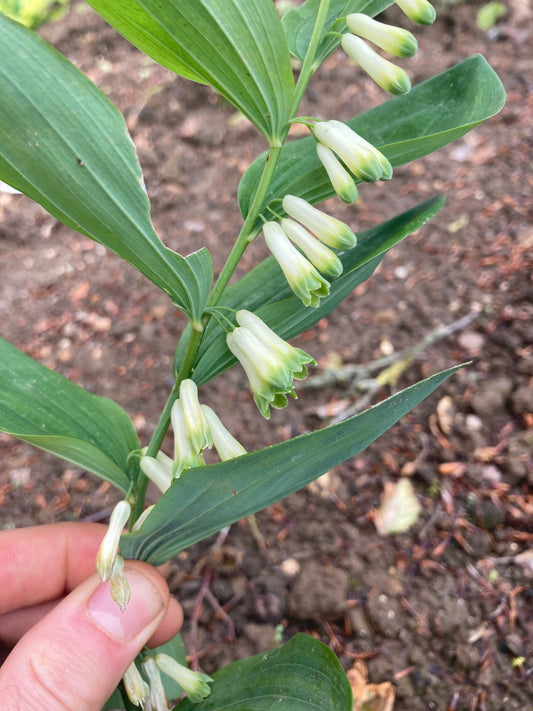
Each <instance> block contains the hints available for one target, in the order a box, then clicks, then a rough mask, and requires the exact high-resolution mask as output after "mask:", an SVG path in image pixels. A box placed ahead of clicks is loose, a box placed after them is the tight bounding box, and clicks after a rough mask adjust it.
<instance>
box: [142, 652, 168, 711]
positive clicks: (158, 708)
mask: <svg viewBox="0 0 533 711" xmlns="http://www.w3.org/2000/svg"><path fill="white" fill-rule="evenodd" d="M142 668H143V671H144V673H145V675H146V677H147V679H148V689H149V691H148V697H147V699H146V701H147V706H148V707H149V708H150V709H151V710H153V711H168V709H169V707H168V701H167V697H166V694H165V689H164V688H163V682H162V681H161V674H160V673H159V668H158V667H157V664H156V663H155V659H154V658H153V657H147V658H146V659H144V661H143V662H142Z"/></svg>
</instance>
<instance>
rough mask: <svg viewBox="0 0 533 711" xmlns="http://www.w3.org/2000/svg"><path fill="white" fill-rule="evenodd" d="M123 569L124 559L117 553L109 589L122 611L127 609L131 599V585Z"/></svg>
mask: <svg viewBox="0 0 533 711" xmlns="http://www.w3.org/2000/svg"><path fill="white" fill-rule="evenodd" d="M123 571H124V559H123V558H122V556H120V555H117V557H116V558H115V563H114V564H113V570H112V572H111V578H110V579H109V591H110V592H111V597H112V598H113V600H114V601H115V602H116V603H117V605H118V606H119V607H120V609H121V611H122V612H124V611H125V610H126V607H127V606H128V602H129V601H130V586H129V583H128V579H127V578H126V576H125V575H124V573H123Z"/></svg>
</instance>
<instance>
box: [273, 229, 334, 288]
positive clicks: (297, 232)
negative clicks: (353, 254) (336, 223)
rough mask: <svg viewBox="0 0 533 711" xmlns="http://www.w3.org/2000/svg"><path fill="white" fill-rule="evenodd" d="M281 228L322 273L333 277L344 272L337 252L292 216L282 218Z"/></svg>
mask: <svg viewBox="0 0 533 711" xmlns="http://www.w3.org/2000/svg"><path fill="white" fill-rule="evenodd" d="M281 228H282V229H283V231H284V232H285V234H286V235H287V237H288V238H289V239H290V240H292V242H294V244H295V245H296V246H297V247H299V248H300V249H301V250H302V252H303V253H304V254H305V256H306V257H307V259H309V261H310V262H311V263H312V264H313V265H314V266H315V267H316V268H317V269H318V270H319V271H321V272H322V274H325V275H326V276H328V277H331V278H333V279H336V278H337V277H339V276H340V275H341V274H342V262H341V260H340V259H339V258H338V257H337V255H336V254H335V252H332V251H331V249H330V248H329V247H326V245H325V244H322V242H320V240H318V239H316V237H313V235H312V234H311V233H310V232H309V231H308V230H306V229H305V227H303V226H302V225H300V223H299V222H296V221H295V220H291V219H290V217H284V218H283V219H282V220H281Z"/></svg>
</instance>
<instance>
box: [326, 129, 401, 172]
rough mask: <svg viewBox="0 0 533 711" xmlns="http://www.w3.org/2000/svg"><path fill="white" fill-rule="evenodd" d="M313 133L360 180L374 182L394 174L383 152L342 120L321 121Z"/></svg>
mask: <svg viewBox="0 0 533 711" xmlns="http://www.w3.org/2000/svg"><path fill="white" fill-rule="evenodd" d="M313 133H314V136H315V138H316V139H317V141H320V143H323V144H324V145H325V146H327V147H328V148H330V149H331V150H332V151H334V152H335V153H336V154H337V155H338V156H339V158H340V159H341V160H342V161H344V163H346V165H347V166H348V168H349V169H350V170H351V172H352V173H353V174H354V175H355V176H356V177H357V178H359V180H365V181H368V182H372V181H374V180H384V179H388V178H389V177H390V176H391V175H392V167H391V165H390V163H389V161H388V160H387V159H386V158H385V156H384V155H383V153H381V152H380V151H378V149H377V148H375V147H374V146H373V145H372V144H371V143H369V142H368V141H366V140H365V139H364V138H362V137H361V136H360V135H359V134H358V133H356V132H355V131H353V130H352V129H351V128H350V127H349V126H347V125H346V124H345V123H342V121H335V120H334V119H332V120H331V121H320V122H319V123H317V124H315V126H314V127H313Z"/></svg>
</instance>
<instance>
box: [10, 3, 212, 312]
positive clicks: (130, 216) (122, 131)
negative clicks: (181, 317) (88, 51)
mask: <svg viewBox="0 0 533 711" xmlns="http://www.w3.org/2000/svg"><path fill="white" fill-rule="evenodd" d="M0 96H1V97H2V101H1V102H0V180H3V181H4V182H6V183H8V184H9V185H11V186H13V187H15V188H17V189H18V190H20V191H21V192H23V193H25V194H26V195H28V196H29V197H31V198H32V199H33V200H36V201H37V202H38V203H40V204H41V205H42V206H43V207H44V208H45V209H46V210H48V212H49V213H50V214H52V215H53V216H54V217H56V218H57V219H58V220H60V221H61V222H63V223H64V224H66V225H68V227H71V228H72V229H75V230H77V231H78V232H81V233H82V234H84V235H86V236H87V237H90V238H91V239H93V240H95V241H97V242H100V243H101V244H103V245H105V246H106V247H108V248H109V249H110V250H112V251H113V252H115V253H116V254H118V255H119V256H121V257H122V258H124V259H125V260H126V261H128V262H129V263H130V264H132V265H133V266H134V267H136V268H137V269H138V270H139V271H140V272H142V273H143V274H144V275H145V276H146V277H148V279H150V280H151V281H152V282H153V283H154V284H156V285H157V286H159V287H161V288H162V289H163V290H164V291H166V292H167V293H168V294H169V296H170V297H171V299H172V300H173V301H174V302H175V303H176V304H177V305H178V306H180V307H181V308H182V309H183V310H184V311H185V312H186V313H187V314H188V315H189V316H190V317H191V318H193V319H199V318H200V316H201V313H202V310H203V308H204V305H205V304H204V303H199V302H198V284H197V277H196V276H195V274H194V271H193V267H192V266H191V261H192V262H193V263H196V261H197V260H198V257H192V256H191V257H189V258H188V259H184V258H183V257H182V256H180V255H179V254H176V253H175V252H172V250H170V249H167V247H165V246H164V244H163V243H162V242H161V240H160V239H159V237H158V236H157V234H156V233H155V231H154V228H153V226H152V223H151V220H150V203H149V200H148V196H147V195H146V191H145V189H144V185H143V183H142V174H141V169H140V166H139V163H138V161H137V155H136V153H135V147H134V145H133V143H132V141H131V139H130V137H129V135H128V132H127V128H126V124H125V122H124V119H123V118H122V116H121V115H120V113H119V112H118V110H117V109H116V108H115V107H114V106H113V104H112V103H111V102H110V101H109V100H108V99H107V98H106V97H105V96H104V94H102V92H100V90H99V89H97V88H96V86H94V84H93V83H92V82H91V81H90V80H89V79H88V78H87V77H86V76H85V75H84V74H82V73H81V72H80V71H79V70H78V69H76V67H74V66H73V65H72V64H71V63H70V62H68V61H67V60H66V59H65V58H64V57H62V56H61V55H60V54H58V53H57V52H56V51H55V50H54V49H53V48H52V47H50V46H49V45H47V44H46V43H45V42H44V41H42V40H41V39H40V38H39V37H37V35H35V34H34V33H33V32H31V31H30V30H27V29H26V28H24V27H22V26H21V25H19V24H18V23H16V22H12V21H11V20H8V19H7V18H6V17H4V16H3V15H0ZM200 259H202V261H203V262H205V263H207V261H208V256H207V254H206V252H205V250H204V254H203V256H202V257H200ZM209 261H210V260H209Z"/></svg>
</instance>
